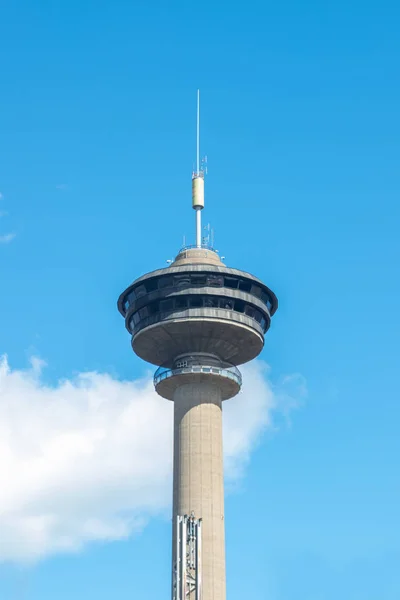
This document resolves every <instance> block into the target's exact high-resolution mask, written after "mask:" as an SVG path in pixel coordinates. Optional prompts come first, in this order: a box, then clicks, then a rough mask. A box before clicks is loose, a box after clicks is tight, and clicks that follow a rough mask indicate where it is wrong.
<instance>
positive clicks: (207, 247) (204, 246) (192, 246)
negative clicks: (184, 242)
mask: <svg viewBox="0 0 400 600" xmlns="http://www.w3.org/2000/svg"><path fill="white" fill-rule="evenodd" d="M185 250H211V251H212V252H217V250H215V248H214V247H213V246H211V244H206V243H205V242H202V244H201V246H197V245H196V244H190V245H189V246H182V248H181V249H180V250H179V254H180V253H181V252H185Z"/></svg>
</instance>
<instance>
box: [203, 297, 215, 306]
mask: <svg viewBox="0 0 400 600" xmlns="http://www.w3.org/2000/svg"><path fill="white" fill-rule="evenodd" d="M204 306H205V307H206V308H218V298H214V297H213V296H206V297H205V298H204Z"/></svg>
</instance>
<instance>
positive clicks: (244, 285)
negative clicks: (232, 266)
mask: <svg viewBox="0 0 400 600" xmlns="http://www.w3.org/2000/svg"><path fill="white" fill-rule="evenodd" d="M239 290H242V292H250V290H251V282H250V281H246V280H245V279H241V280H240V281H239Z"/></svg>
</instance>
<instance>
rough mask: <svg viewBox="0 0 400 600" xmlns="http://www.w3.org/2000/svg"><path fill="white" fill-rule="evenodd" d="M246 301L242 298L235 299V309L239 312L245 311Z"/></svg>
mask: <svg viewBox="0 0 400 600" xmlns="http://www.w3.org/2000/svg"><path fill="white" fill-rule="evenodd" d="M244 306H245V304H244V302H242V300H235V310H237V312H241V313H244Z"/></svg>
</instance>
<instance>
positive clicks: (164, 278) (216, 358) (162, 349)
mask: <svg viewBox="0 0 400 600" xmlns="http://www.w3.org/2000/svg"><path fill="white" fill-rule="evenodd" d="M197 100H198V101H197V164H196V170H195V171H194V172H193V174H192V206H193V209H194V210H195V212H196V244H194V245H193V246H186V247H184V248H182V249H181V250H180V251H179V253H178V255H177V256H176V258H175V260H174V261H173V262H172V263H171V264H170V265H169V266H167V267H165V268H162V269H158V270H156V271H152V272H151V273H147V274H146V275H143V276H142V277H139V278H138V279H136V280H135V281H134V282H133V283H132V284H131V285H130V286H129V287H128V288H127V289H126V290H125V291H124V292H123V293H122V294H121V295H120V297H119V299H118V310H119V312H120V313H121V315H122V316H123V317H124V319H125V326H126V328H127V330H128V332H129V333H130V335H131V336H132V349H133V351H134V352H135V353H136V354H137V355H138V356H139V357H140V358H142V359H143V360H145V361H147V362H149V363H152V364H153V365H156V366H157V367H159V368H158V369H157V371H156V372H155V375H154V385H155V389H156V391H157V393H158V394H159V395H160V396H162V397H163V398H165V399H167V400H171V401H173V403H174V461H173V465H174V467H173V535H172V538H173V547H172V561H173V564H172V600H225V598H226V592H225V520H224V484H223V453H222V405H223V401H225V400H229V399H230V398H233V397H234V396H235V395H236V394H237V393H238V392H239V390H240V388H241V384H242V378H241V375H240V372H239V370H238V368H237V367H238V366H239V365H242V364H244V363H246V362H248V361H250V360H252V359H253V358H255V357H256V356H258V354H259V353H260V352H261V350H262V348H263V346H264V336H265V334H266V332H267V331H268V329H269V326H270V323H271V317H272V316H273V315H274V313H275V312H276V310H277V307H278V301H277V298H276V296H275V294H274V293H273V292H272V291H271V290H270V289H269V288H268V287H267V286H266V285H265V284H264V283H263V282H262V281H260V280H259V279H257V277H254V276H253V275H250V273H247V272H246V271H241V270H238V269H232V268H229V267H227V266H226V265H225V264H224V263H223V261H222V260H221V258H220V256H219V254H218V252H217V251H216V250H214V249H213V248H212V247H211V245H210V244H209V241H208V240H207V241H205V240H203V239H202V229H201V211H202V209H203V208H204V175H205V171H204V169H203V167H202V166H200V164H199V154H200V153H199V139H200V136H199V93H198V97H197Z"/></svg>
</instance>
